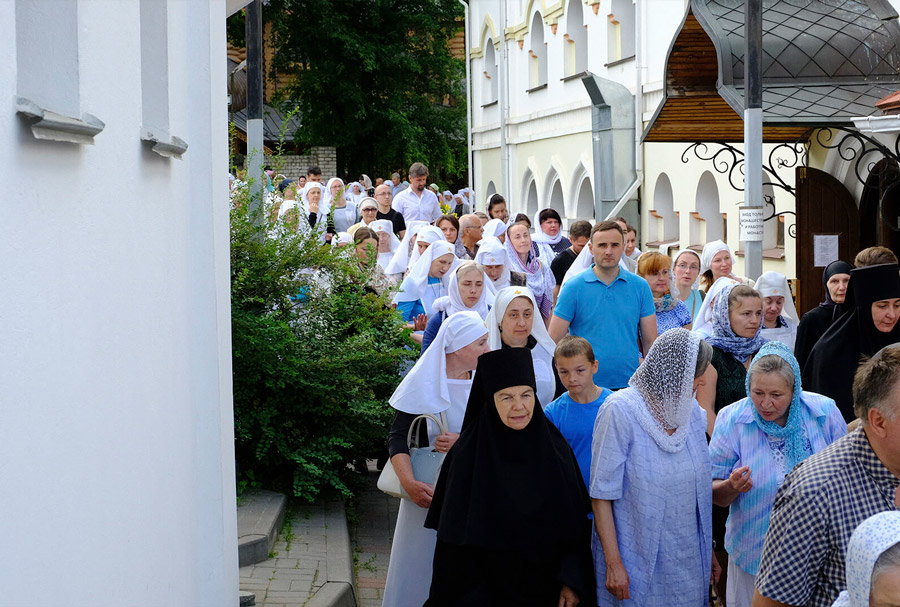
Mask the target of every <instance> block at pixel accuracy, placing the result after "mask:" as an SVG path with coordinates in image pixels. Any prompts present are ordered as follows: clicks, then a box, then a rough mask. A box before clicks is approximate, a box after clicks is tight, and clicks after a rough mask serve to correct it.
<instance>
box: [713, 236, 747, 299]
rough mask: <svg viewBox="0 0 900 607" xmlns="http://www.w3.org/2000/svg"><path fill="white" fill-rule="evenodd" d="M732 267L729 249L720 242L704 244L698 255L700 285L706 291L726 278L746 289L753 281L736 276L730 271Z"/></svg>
mask: <svg viewBox="0 0 900 607" xmlns="http://www.w3.org/2000/svg"><path fill="white" fill-rule="evenodd" d="M733 266H734V255H733V254H732V253H731V249H730V248H729V247H728V245H727V244H725V243H724V242H723V241H721V240H714V241H712V242H708V243H706V246H704V247H703V253H702V254H701V255H700V285H701V286H702V287H703V288H704V289H705V290H707V291H709V289H710V287H712V286H713V284H714V283H715V282H716V281H717V280H719V279H720V278H722V277H723V276H725V277H728V278H730V279H732V280H736V281H738V282H739V283H741V284H743V285H747V286H748V287H752V286H753V284H754V283H753V281H752V280H750V279H749V278H746V277H744V276H736V275H735V274H734V273H732V271H731V269H732V267H733Z"/></svg>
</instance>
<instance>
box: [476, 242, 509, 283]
mask: <svg viewBox="0 0 900 607" xmlns="http://www.w3.org/2000/svg"><path fill="white" fill-rule="evenodd" d="M475 263H478V264H481V266H482V267H483V268H484V274H485V277H486V278H487V281H486V285H485V286H487V288H489V289H490V290H491V292H493V293H494V294H495V295H496V294H497V292H498V291H500V289H502V288H503V287H508V286H510V280H509V279H510V272H509V267H508V264H507V257H506V247H504V246H503V243H501V242H500V241H499V240H497V239H496V238H494V237H493V236H486V237H484V238H482V239H481V240H479V241H478V252H477V253H475Z"/></svg>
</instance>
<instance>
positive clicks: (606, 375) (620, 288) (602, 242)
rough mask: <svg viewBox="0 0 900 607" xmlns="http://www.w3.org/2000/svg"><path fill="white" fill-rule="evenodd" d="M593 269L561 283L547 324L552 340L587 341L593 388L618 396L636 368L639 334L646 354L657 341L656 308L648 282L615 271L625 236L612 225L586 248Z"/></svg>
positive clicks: (600, 228) (597, 229)
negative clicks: (593, 360)
mask: <svg viewBox="0 0 900 607" xmlns="http://www.w3.org/2000/svg"><path fill="white" fill-rule="evenodd" d="M588 246H589V247H590V251H591V254H592V256H593V257H594V264H593V265H592V266H591V267H590V269H588V270H585V271H584V272H582V273H581V274H579V275H578V276H575V277H574V278H572V279H571V280H569V281H568V282H567V283H565V284H564V285H563V287H562V289H561V290H560V292H559V299H557V301H556V307H555V308H554V309H553V316H552V317H551V318H550V327H549V332H550V337H552V338H553V340H554V341H557V342H558V341H559V340H560V339H562V338H563V337H565V335H566V334H567V333H571V334H572V335H577V336H579V337H583V338H585V339H587V340H588V341H589V342H590V343H591V346H592V347H593V348H594V352H595V353H596V355H597V359H598V360H599V361H600V366H599V368H598V369H597V372H596V373H594V383H595V384H596V385H598V386H606V387H609V388H612V389H613V390H617V389H619V388H624V387H626V386H627V385H628V380H629V379H630V378H631V375H632V374H633V373H634V372H635V370H636V369H637V368H638V364H639V363H640V356H641V353H640V350H638V328H640V339H641V344H642V346H643V351H644V352H645V353H646V352H647V351H648V350H649V349H650V346H651V345H652V344H653V342H654V341H655V340H656V308H655V307H654V305H653V293H652V292H651V291H650V285H648V284H647V281H646V280H644V279H643V278H641V277H640V276H638V275H637V274H632V273H631V272H626V271H625V270H623V269H621V268H620V267H619V260H620V259H621V258H622V253H623V252H624V251H625V234H624V233H623V232H622V228H621V227H619V224H617V223H616V222H615V221H602V222H600V223H598V224H597V225H595V226H594V227H593V229H592V230H591V239H590V241H589V242H588Z"/></svg>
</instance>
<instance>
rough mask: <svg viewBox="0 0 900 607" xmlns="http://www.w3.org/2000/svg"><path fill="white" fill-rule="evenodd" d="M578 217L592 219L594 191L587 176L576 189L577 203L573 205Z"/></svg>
mask: <svg viewBox="0 0 900 607" xmlns="http://www.w3.org/2000/svg"><path fill="white" fill-rule="evenodd" d="M575 214H576V215H577V216H578V219H585V220H587V221H593V220H594V191H593V190H592V189H591V180H590V179H588V178H587V177H585V178H584V180H583V181H582V182H581V187H580V188H579V189H578V204H577V206H576V207H575Z"/></svg>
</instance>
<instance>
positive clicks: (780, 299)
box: [756, 272, 800, 352]
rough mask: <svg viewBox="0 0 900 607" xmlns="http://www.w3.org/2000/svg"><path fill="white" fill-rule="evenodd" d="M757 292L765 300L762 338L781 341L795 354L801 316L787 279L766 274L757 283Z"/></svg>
mask: <svg viewBox="0 0 900 607" xmlns="http://www.w3.org/2000/svg"><path fill="white" fill-rule="evenodd" d="M756 290H757V292H759V294H760V295H761V296H762V298H763V328H762V333H761V334H762V336H763V337H765V338H766V339H768V340H769V341H780V342H781V343H783V344H784V345H786V346H787V347H788V348H790V350H791V352H793V351H794V343H795V342H796V341H797V325H798V324H799V323H800V316H799V315H798V314H797V308H795V307H794V298H793V297H791V288H790V287H789V286H788V281H787V277H785V275H784V274H779V273H778V272H765V273H763V275H762V276H760V277H759V280H757V281H756Z"/></svg>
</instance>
